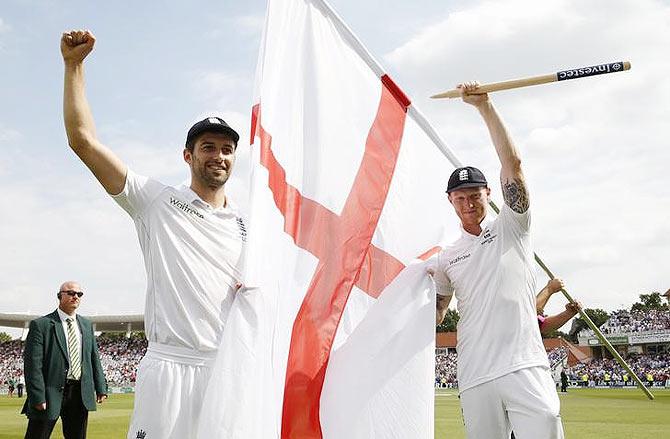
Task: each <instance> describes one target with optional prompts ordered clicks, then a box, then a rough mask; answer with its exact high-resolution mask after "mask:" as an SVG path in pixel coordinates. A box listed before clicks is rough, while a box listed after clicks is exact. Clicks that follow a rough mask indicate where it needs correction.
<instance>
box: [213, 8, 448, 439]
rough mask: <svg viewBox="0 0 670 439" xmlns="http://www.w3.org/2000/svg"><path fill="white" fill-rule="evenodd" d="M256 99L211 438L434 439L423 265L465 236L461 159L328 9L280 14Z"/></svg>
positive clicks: (271, 24)
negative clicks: (241, 276) (241, 262)
mask: <svg viewBox="0 0 670 439" xmlns="http://www.w3.org/2000/svg"><path fill="white" fill-rule="evenodd" d="M255 95H256V100H255V105H254V106H253V110H252V146H251V148H252V177H251V180H252V181H251V185H250V187H251V209H250V214H249V217H250V222H249V228H248V232H249V234H248V242H247V249H246V254H245V272H246V275H245V280H244V283H245V285H246V288H245V289H243V290H242V291H240V292H238V293H237V296H236V298H235V303H234V305H233V308H232V311H231V313H230V315H229V316H228V319H227V322H226V326H225V329H224V335H223V340H222V344H221V350H220V352H219V355H218V358H217V363H216V367H215V370H214V373H213V377H212V381H211V385H210V386H209V389H208V392H207V394H206V395H205V398H204V404H203V413H202V420H201V424H200V437H203V438H212V437H225V438H245V439H249V438H258V439H267V438H279V437H281V438H283V439H288V438H332V439H343V438H347V439H354V438H365V439H368V438H373V437H376V438H403V439H405V438H413V439H417V438H418V439H421V438H426V439H427V438H432V437H433V404H434V402H433V399H434V398H433V392H434V354H435V352H434V348H435V346H434V340H435V327H434V321H435V296H434V295H435V292H434V289H433V287H432V282H431V280H430V278H429V277H428V276H427V274H426V263H425V262H423V261H425V260H426V259H428V258H429V257H430V256H431V255H432V254H434V253H435V252H436V250H437V248H438V247H437V246H438V245H440V244H441V243H442V242H444V241H445V239H449V240H450V239H453V238H454V237H455V236H456V235H457V234H458V226H457V224H456V222H455V216H454V215H453V213H452V209H451V207H450V206H449V203H448V201H447V198H446V194H445V193H444V191H445V188H446V181H447V179H448V176H449V174H450V173H451V171H452V170H453V169H454V165H453V164H452V163H451V162H450V161H449V160H448V159H447V158H446V157H445V156H450V157H451V159H452V160H453V161H454V162H455V161H456V159H455V158H454V157H453V155H452V154H451V153H450V151H448V149H447V148H446V146H444V144H443V143H442V142H441V141H440V139H439V137H438V136H437V134H436V133H435V132H434V131H433V130H432V128H431V127H430V126H429V125H428V123H427V122H426V121H425V119H424V118H423V116H422V115H421V114H420V113H419V112H418V111H417V110H416V109H415V108H414V107H413V106H412V104H411V102H410V100H409V99H408V97H407V96H406V95H405V94H404V93H403V92H402V91H401V90H400V89H399V88H398V87H397V86H396V84H395V83H394V82H393V81H392V80H391V79H390V78H389V76H388V75H386V74H385V73H384V71H383V70H382V68H381V67H380V66H379V65H378V64H377V63H376V62H375V61H374V59H373V58H372V57H371V56H370V54H369V53H368V52H367V51H366V50H365V48H364V47H363V46H362V45H361V43H360V42H359V41H358V40H357V39H356V37H355V36H354V35H353V33H352V32H351V31H350V30H349V29H348V28H347V27H346V25H345V24H344V23H343V22H342V20H341V19H340V18H339V17H338V16H337V15H336V14H335V13H334V12H333V11H332V9H331V8H330V6H329V5H328V4H326V3H325V2H324V1H321V0H270V1H269V2H268V12H267V17H266V23H265V30H264V34H263V38H262V45H261V51H260V56H259V61H258V67H257V78H256V92H255ZM429 176H430V178H429ZM430 181H435V182H441V183H442V184H430V183H429V182H430Z"/></svg>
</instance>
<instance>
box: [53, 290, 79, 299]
mask: <svg viewBox="0 0 670 439" xmlns="http://www.w3.org/2000/svg"><path fill="white" fill-rule="evenodd" d="M59 293H60V294H67V295H68V296H70V297H74V296H77V297H81V296H83V295H84V293H83V292H81V291H72V290H65V291H59Z"/></svg>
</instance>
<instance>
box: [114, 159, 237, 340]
mask: <svg viewBox="0 0 670 439" xmlns="http://www.w3.org/2000/svg"><path fill="white" fill-rule="evenodd" d="M113 198H114V200H115V201H116V202H117V203H118V204H119V205H120V206H121V207H122V208H123V209H124V210H125V211H126V212H128V213H129V214H130V216H131V217H132V218H133V220H134V221H135V228H136V229H137V235H138V237H139V241H140V247H141V249H142V253H143V255H144V266H145V269H146V272H147V296H146V306H145V310H144V330H145V333H146V337H147V340H149V341H150V342H157V343H163V344H167V345H172V346H179V347H186V348H189V349H194V350H198V351H213V350H215V349H217V348H218V346H219V341H220V336H221V333H222V331H223V326H224V324H225V319H226V317H227V316H228V311H229V310H230V305H231V304H232V301H233V295H234V291H235V285H236V284H237V282H238V280H239V279H240V267H239V266H238V264H239V263H240V257H241V254H242V247H243V244H244V242H245V241H246V233H247V232H246V228H245V225H244V221H243V219H242V218H241V217H240V216H239V214H238V213H237V211H236V210H235V209H234V208H233V207H232V206H230V203H229V202H228V203H227V207H222V208H219V209H213V208H212V207H211V206H209V204H207V203H206V202H204V201H203V200H202V199H201V198H200V197H199V196H198V195H197V194H196V193H195V192H193V190H192V189H191V188H189V187H180V188H174V187H171V186H167V185H164V184H163V183H160V182H158V181H156V180H153V179H150V178H147V177H143V176H140V175H137V174H135V173H134V172H132V171H131V170H128V175H127V176H126V184H125V187H124V188H123V191H122V192H121V193H120V194H118V195H114V196H113Z"/></svg>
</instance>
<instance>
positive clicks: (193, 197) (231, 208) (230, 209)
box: [178, 183, 237, 216]
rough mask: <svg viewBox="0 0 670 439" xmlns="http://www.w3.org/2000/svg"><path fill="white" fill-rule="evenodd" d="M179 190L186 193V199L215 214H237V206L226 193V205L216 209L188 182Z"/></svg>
mask: <svg viewBox="0 0 670 439" xmlns="http://www.w3.org/2000/svg"><path fill="white" fill-rule="evenodd" d="M178 189H179V191H180V192H181V193H182V194H183V195H184V197H185V198H186V200H187V201H188V202H189V203H192V204H195V205H196V206H198V207H201V208H203V209H206V210H209V211H211V212H212V213H215V214H222V215H235V216H237V206H236V205H235V203H233V202H232V201H231V200H230V197H228V196H227V195H226V205H225V206H221V207H219V208H218V209H214V208H213V207H212V206H210V204H209V203H208V202H206V201H205V200H203V199H202V198H200V195H198V194H196V193H195V191H194V190H193V189H191V187H190V186H189V185H187V184H185V183H184V184H182V185H181V186H180V187H179V188H178Z"/></svg>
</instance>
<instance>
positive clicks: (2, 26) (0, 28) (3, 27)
mask: <svg viewBox="0 0 670 439" xmlns="http://www.w3.org/2000/svg"><path fill="white" fill-rule="evenodd" d="M11 30H12V27H11V26H10V25H8V24H7V23H5V21H4V20H3V19H2V17H0V34H2V33H6V32H9V31H11Z"/></svg>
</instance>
